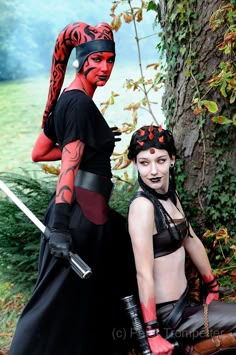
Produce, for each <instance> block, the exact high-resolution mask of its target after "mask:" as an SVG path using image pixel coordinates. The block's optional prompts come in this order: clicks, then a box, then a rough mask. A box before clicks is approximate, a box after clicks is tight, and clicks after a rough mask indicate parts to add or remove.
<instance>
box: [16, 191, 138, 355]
mask: <svg viewBox="0 0 236 355" xmlns="http://www.w3.org/2000/svg"><path fill="white" fill-rule="evenodd" d="M54 204H55V201H54V197H53V198H52V200H51V202H50V204H49V208H48V211H47V214H46V219H45V224H46V225H47V226H49V227H50V226H52V224H53V214H54V213H53V209H54ZM70 229H71V233H72V237H73V242H74V247H75V251H76V252H77V254H78V255H80V256H81V257H82V259H83V260H84V261H85V262H86V263H87V264H88V265H89V266H90V267H91V268H92V276H91V277H90V278H89V279H81V278H80V277H79V276H78V275H77V274H76V273H75V272H74V271H73V270H72V269H71V268H70V266H69V265H68V264H66V261H64V260H62V259H57V258H55V257H54V256H52V255H51V254H50V253H49V249H48V244H47V242H45V241H44V239H43V238H42V241H41V248H40V255H39V273H38V279H37V282H36V285H35V288H34V291H33V294H32V296H31V298H30V300H29V301H28V303H27V304H26V306H25V308H24V310H23V312H22V314H21V316H20V318H19V320H18V323H17V327H16V331H15V334H14V337H13V340H12V343H11V347H10V351H9V355H95V354H99V353H102V354H103V355H106V354H107V355H108V354H109V355H111V354H116V355H121V354H122V355H123V354H124V355H125V354H127V353H128V346H129V345H128V342H129V339H128V338H127V334H123V333H122V330H123V329H125V324H124V322H125V318H124V317H123V312H122V309H121V302H120V300H121V298H122V297H123V296H126V295H127V294H131V293H133V292H134V287H136V285H135V268H134V260H133V254H132V248H131V243H130V238H129V235H128V232H127V221H126V219H125V218H124V217H123V216H121V215H120V214H119V213H117V212H115V211H114V210H111V211H110V213H109V220H108V221H107V222H106V223H105V224H104V225H95V224H93V223H91V222H90V221H89V220H87V219H86V218H85V216H84V215H83V213H82V211H81V209H80V207H79V205H78V204H77V203H76V202H74V203H73V213H72V217H71V221H70Z"/></svg>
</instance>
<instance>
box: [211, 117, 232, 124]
mask: <svg viewBox="0 0 236 355" xmlns="http://www.w3.org/2000/svg"><path fill="white" fill-rule="evenodd" d="M212 122H214V123H218V124H222V125H223V124H229V123H232V120H230V119H229V118H228V117H226V116H215V117H213V118H212Z"/></svg>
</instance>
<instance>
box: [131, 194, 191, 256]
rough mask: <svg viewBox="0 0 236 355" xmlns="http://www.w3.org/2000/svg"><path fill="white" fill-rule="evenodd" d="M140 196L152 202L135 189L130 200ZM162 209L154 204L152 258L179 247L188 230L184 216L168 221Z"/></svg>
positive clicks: (166, 253) (171, 251)
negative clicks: (154, 230) (154, 226)
mask: <svg viewBox="0 0 236 355" xmlns="http://www.w3.org/2000/svg"><path fill="white" fill-rule="evenodd" d="M140 196H142V197H145V198H147V199H148V200H150V201H151V202H152V203H153V201H152V200H151V199H150V198H149V197H148V196H147V195H146V194H145V193H144V192H143V191H137V192H136V193H135V195H134V197H133V198H132V200H131V202H132V201H133V200H134V199H135V198H137V197H140ZM162 209H163V207H162V208H160V209H159V208H157V207H156V206H155V205H154V213H155V223H156V229H157V233H156V234H154V235H153V251H154V258H159V257H161V256H165V255H168V254H171V253H173V252H175V251H176V250H177V249H179V248H181V247H182V245H183V242H184V239H185V238H186V237H187V235H188V232H189V229H188V223H187V220H186V218H185V217H184V218H181V219H178V220H172V221H169V220H167V219H166V218H165V217H164V213H163V211H162ZM173 222H174V223H173Z"/></svg>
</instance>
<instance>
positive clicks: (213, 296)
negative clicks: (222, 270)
mask: <svg viewBox="0 0 236 355" xmlns="http://www.w3.org/2000/svg"><path fill="white" fill-rule="evenodd" d="M206 285H207V288H208V292H209V293H208V295H207V298H206V304H209V303H211V301H213V300H216V301H218V300H219V298H220V294H219V285H218V282H217V280H216V278H215V277H214V278H213V279H212V280H211V281H210V282H206Z"/></svg>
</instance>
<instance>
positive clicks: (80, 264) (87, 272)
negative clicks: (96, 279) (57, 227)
mask: <svg viewBox="0 0 236 355" xmlns="http://www.w3.org/2000/svg"><path fill="white" fill-rule="evenodd" d="M0 189H1V190H2V191H3V192H5V194H6V195H7V196H8V197H9V198H10V199H11V200H12V201H13V202H14V203H15V204H16V205H17V207H19V209H20V210H21V211H22V212H23V213H24V214H25V215H26V216H27V217H28V218H29V219H30V220H31V221H32V222H33V223H34V225H36V227H38V229H39V230H40V231H41V232H42V233H43V235H44V237H45V239H46V240H47V241H48V235H47V228H46V227H45V225H44V224H43V223H42V222H41V221H40V220H39V219H38V218H37V217H36V216H35V215H34V214H33V212H31V211H30V210H29V208H28V207H26V205H25V204H24V203H23V202H22V201H21V200H20V199H19V198H18V197H17V196H16V195H15V194H14V193H13V192H12V191H11V190H10V189H9V188H8V187H7V186H6V184H5V183H4V182H3V181H1V180H0ZM69 263H70V266H71V268H72V269H73V270H74V271H75V272H76V273H77V274H78V275H79V277H81V279H88V278H89V277H90V276H91V274H92V270H91V268H90V267H89V266H88V265H87V264H86V263H85V262H84V261H83V260H82V259H81V258H80V257H79V255H77V254H74V253H72V252H70V253H69Z"/></svg>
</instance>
